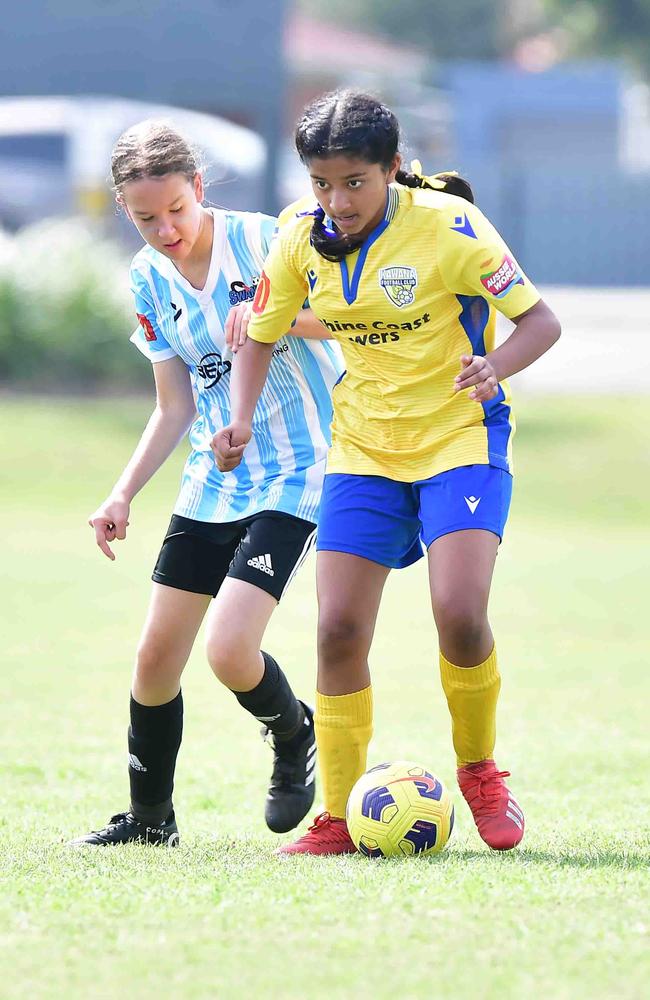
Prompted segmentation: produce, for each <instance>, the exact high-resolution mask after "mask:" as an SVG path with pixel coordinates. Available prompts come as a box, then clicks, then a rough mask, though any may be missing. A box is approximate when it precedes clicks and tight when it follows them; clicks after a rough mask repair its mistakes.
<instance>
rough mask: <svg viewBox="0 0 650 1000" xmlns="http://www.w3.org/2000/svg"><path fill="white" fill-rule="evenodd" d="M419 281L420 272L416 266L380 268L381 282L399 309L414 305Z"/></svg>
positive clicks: (391, 300)
mask: <svg viewBox="0 0 650 1000" xmlns="http://www.w3.org/2000/svg"><path fill="white" fill-rule="evenodd" d="M417 283H418V273H417V271H416V270H415V268H414V267H382V268H380V271H379V284H380V285H381V287H382V288H383V289H384V291H385V292H386V295H387V296H388V299H389V301H390V302H392V303H393V305H394V306H397V308H398V309H402V308H403V307H404V306H412V305H413V303H414V302H415V286H416V285H417Z"/></svg>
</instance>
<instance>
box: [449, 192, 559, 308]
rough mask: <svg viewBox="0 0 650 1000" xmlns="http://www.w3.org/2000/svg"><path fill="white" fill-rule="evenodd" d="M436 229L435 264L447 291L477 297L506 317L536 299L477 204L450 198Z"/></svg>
mask: <svg viewBox="0 0 650 1000" xmlns="http://www.w3.org/2000/svg"><path fill="white" fill-rule="evenodd" d="M437 227H438V265H439V268H440V275H441V277H442V280H443V281H444V283H445V285H446V286H447V288H448V289H449V291H450V292H453V293H454V294H456V295H481V296H482V297H483V298H484V299H486V300H487V301H488V302H489V303H490V305H493V306H494V307H495V309H498V310H499V312H501V313H503V314H504V316H507V317H508V318H509V319H512V318H513V317H514V316H519V315H520V314H521V313H524V312H526V310H527V309H530V308H531V307H532V306H534V305H535V303H536V302H538V301H539V299H540V298H541V296H540V294H539V292H538V291H537V289H536V288H535V286H534V285H533V283H532V282H531V281H530V279H529V278H528V277H527V276H526V275H525V274H524V272H523V270H522V269H521V267H520V266H519V264H518V263H517V261H516V260H515V257H514V255H513V254H512V252H511V251H510V249H509V248H508V246H507V245H506V243H505V242H504V240H503V239H502V237H501V236H500V235H499V233H498V232H497V231H496V229H495V228H494V226H493V225H492V224H491V223H490V222H489V221H488V220H487V219H486V218H485V216H484V215H483V213H482V212H481V211H480V210H479V209H478V208H477V207H476V206H475V205H472V204H470V203H469V202H465V201H463V200H461V199H460V198H449V205H448V206H447V205H445V206H444V208H443V209H442V210H441V211H440V213H439V216H438V222H437Z"/></svg>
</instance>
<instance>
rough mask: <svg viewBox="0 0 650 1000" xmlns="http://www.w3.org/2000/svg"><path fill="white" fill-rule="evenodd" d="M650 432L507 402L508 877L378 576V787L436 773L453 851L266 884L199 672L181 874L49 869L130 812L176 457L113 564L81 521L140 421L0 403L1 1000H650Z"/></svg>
mask: <svg viewBox="0 0 650 1000" xmlns="http://www.w3.org/2000/svg"><path fill="white" fill-rule="evenodd" d="M649 411H650V407H649V405H648V400H647V399H644V398H635V397H629V398H627V397H626V398H620V399H619V398H616V399H614V398H611V399H606V398H597V399H580V400H578V401H573V400H570V399H562V398H554V399H552V400H550V399H549V400H544V399H530V398H527V399H521V400H520V401H519V407H518V415H519V425H520V427H519V433H518V437H517V441H516V458H517V485H516V491H515V500H514V504H513V511H512V516H511V522H510V525H509V529H508V533H507V536H506V543H505V544H504V546H503V548H502V551H501V553H500V555H499V559H498V563H499V565H498V567H497V573H496V579H495V585H494V589H493V600H492V609H491V617H492V622H493V626H494V629H495V632H496V634H497V638H498V644H499V650H500V663H501V669H502V674H503V676H504V683H503V692H502V698H501V704H500V714H499V742H498V748H497V750H498V753H497V759H498V761H499V763H500V764H501V766H505V767H507V768H508V769H510V770H512V772H513V778H512V786H513V788H514V789H515V790H516V793H517V796H518V798H519V799H520V801H521V802H522V804H523V805H524V806H525V808H526V812H527V821H528V831H527V835H526V839H525V841H524V845H523V846H522V849H520V850H518V851H516V852H512V853H511V854H507V855H503V856H501V855H495V854H493V853H491V852H490V851H489V850H488V849H487V848H485V847H484V845H483V844H482V842H481V841H480V839H479V838H478V836H477V834H476V832H475V830H474V828H473V825H472V822H471V818H470V816H469V813H468V811H467V809H466V807H465V806H464V804H462V802H461V803H459V802H458V794H457V792H456V789H455V783H454V760H453V756H452V752H451V741H450V736H449V721H448V718H447V711H446V707H445V705H444V700H443V697H442V693H441V690H440V686H439V681H438V678H437V665H436V643H435V635H434V630H433V625H432V622H431V617H430V611H429V607H428V597H427V591H426V574H425V570H424V567H423V566H422V565H418V566H415V567H413V568H411V569H410V570H408V571H404V572H402V573H395V574H393V575H392V578H391V580H390V581H389V585H388V588H387V593H386V598H385V602H384V605H383V608H382V613H381V617H380V621H379V625H378V630H377V638H376V641H375V645H374V650H373V656H372V662H373V668H374V684H375V700H376V720H375V721H376V724H375V738H374V741H373V744H372V746H371V751H370V762H371V763H377V762H379V761H380V760H382V759H390V758H396V757H414V758H416V759H421V760H422V761H424V762H426V763H427V764H429V765H430V766H431V767H432V768H433V769H434V770H435V771H436V772H437V773H438V774H439V775H440V777H441V778H442V779H443V780H445V781H446V782H447V783H448V784H449V785H450V787H452V789H453V790H454V795H455V797H456V800H457V804H458V808H457V829H456V831H455V832H454V838H453V841H452V843H451V844H450V847H449V849H448V850H447V851H446V852H445V853H444V854H442V855H441V856H440V857H439V858H436V859H431V860H416V861H410V862H402V863H392V862H390V863H373V862H368V861H366V860H365V859H363V858H361V857H350V858H343V859H316V860H312V861H308V860H305V859H293V860H292V859H286V860H285V861H280V860H279V859H276V858H275V857H274V856H273V854H272V851H273V849H274V847H275V846H276V845H277V844H278V843H279V842H280V840H281V838H277V837H275V836H273V835H272V834H270V833H269V832H268V831H267V830H266V828H265V827H264V825H263V821H262V818H261V814H262V802H263V797H264V791H265V783H266V779H267V777H268V774H269V770H270V756H269V750H268V747H266V746H265V745H263V744H262V742H261V741H260V740H259V739H258V737H257V734H256V727H255V724H254V723H253V722H252V721H251V720H249V719H248V717H245V716H243V715H242V713H241V710H239V708H238V706H237V704H236V702H235V700H234V698H232V696H231V695H229V694H228V693H227V692H226V691H225V690H223V689H222V688H220V687H219V686H218V685H217V683H216V682H215V681H214V679H213V678H212V677H211V675H210V674H209V671H208V668H207V667H206V666H205V664H204V660H203V655H202V650H201V647H200V644H198V645H197V649H196V651H195V653H194V655H193V658H192V662H191V663H190V666H189V667H188V671H187V673H186V676H185V679H184V692H185V705H186V725H185V740H184V745H183V749H182V752H181V756H180V760H179V766H178V772H177V791H176V805H177V813H178V817H179V823H180V826H181V834H182V838H183V839H182V844H181V847H180V848H179V849H178V850H177V851H158V850H153V849H149V850H148V849H146V848H138V847H131V848H127V849H122V850H115V851H110V852H109V851H97V852H74V851H70V850H68V849H66V847H65V846H64V842H65V840H66V839H67V838H69V837H71V836H73V835H75V834H77V833H80V832H83V831H85V830H86V829H89V828H90V827H92V826H97V825H101V824H102V823H103V822H104V821H105V820H106V819H107V818H108V817H109V815H110V813H111V811H118V810H119V809H121V808H124V806H125V804H126V801H127V786H126V764H125V756H126V746H125V728H126V718H127V708H128V686H129V678H130V671H131V661H132V657H133V650H134V646H135V643H136V640H137V636H138V633H139V629H140V625H141V622H142V618H143V614H144V611H145V608H146V604H147V599H148V590H149V586H148V577H149V572H150V569H151V565H152V562H153V560H154V558H155V554H156V552H157V548H158V545H159V541H160V538H161V535H162V532H163V530H164V528H165V525H166V522H167V519H168V516H169V512H170V509H171V504H172V500H173V496H174V491H175V489H176V483H177V480H178V473H179V468H180V461H181V455H180V454H179V455H178V456H175V458H174V460H173V461H172V462H170V463H169V467H168V468H165V469H164V470H163V471H162V473H161V474H160V475H159V477H158V479H157V480H156V482H155V483H153V484H152V485H151V486H150V487H149V488H148V490H147V491H146V492H145V493H144V494H143V496H142V497H141V498H139V499H138V500H137V502H136V504H135V507H134V509H133V515H132V518H131V528H130V534H129V539H128V541H127V543H122V544H121V545H119V547H118V559H117V561H116V563H114V564H109V563H108V562H107V561H105V560H104V559H103V558H102V557H101V556H100V554H99V553H98V552H97V551H96V549H95V547H94V543H93V540H92V534H91V531H90V529H89V528H88V527H87V525H86V517H87V514H88V513H89V512H90V511H91V510H92V509H93V508H94V507H95V506H96V505H97V504H98V503H99V501H100V500H101V499H102V498H103V496H104V494H105V493H106V492H107V490H108V489H109V488H110V485H111V483H112V481H113V479H114V478H115V477H116V475H117V472H118V471H119V469H120V468H121V465H122V464H123V462H124V461H125V460H126V458H127V457H128V455H129V453H130V449H131V448H132V446H133V443H134V441H135V439H136V436H137V434H138V432H139V430H140V428H141V427H142V424H143V420H144V417H145V416H146V413H147V407H146V404H141V403H138V402H124V401H121V400H119V401H118V400H116V401H113V402H109V401H102V402H92V401H85V402H83V401H76V402H74V403H72V402H71V403H63V402H53V401H50V402H46V403H34V402H33V401H27V400H20V399H16V398H14V399H9V398H5V399H0V428H1V430H0V436H1V439H2V455H3V461H2V465H1V467H0V497H1V507H0V510H1V513H2V522H3V528H4V530H3V532H2V535H3V542H2V556H1V558H2V563H1V565H2V573H1V577H2V594H1V606H2V611H3V619H4V625H3V629H2V635H3V651H4V656H3V675H4V676H3V697H2V699H0V796H1V798H2V803H1V808H0V879H1V885H0V967H2V969H3V970H4V975H3V978H2V984H1V985H0V996H2V997H3V998H7V1000H17V998H27V997H29V998H35V997H37V998H41V997H48V998H49V997H52V998H54V997H60V996H65V997H68V998H74V1000H76V998H89V997H90V998H94V997H102V998H103V997H115V996H119V995H126V994H128V995H131V996H145V997H149V996H154V995H159V996H176V997H181V998H183V1000H185V998H208V997H210V998H212V997H218V998H230V997H256V998H257V997H261V998H266V997H271V998H282V1000H284V998H288V1000H293V998H296V1000H297V998H303V997H304V998H309V1000H312V998H321V997H322V998H341V1000H348V998H391V1000H392V998H398V1000H402V998H406V997H408V998H420V997H422V998H429V997H437V996H447V995H449V996H456V997H461V998H466V997H467V998H472V1000H474V998H479V1000H483V998H485V1000H492V998H494V1000H497V998H498V1000H503V998H506V1000H507V998H517V1000H518V998H526V1000H528V998H531V997H532V998H536V997H540V996H543V997H549V998H553V1000H562V998H567V1000H575V998H585V1000H586V998H590V1000H591V998H609V997H612V998H614V997H615V998H616V1000H627V998H639V1000H640V998H642V997H645V996H647V995H648V992H647V991H648V978H649V977H650V947H649V945H650V940H649V932H650V913H649V906H648V900H649V899H650V877H649V865H648V863H649V861H650V842H649V836H648V830H649V829H650V810H649V807H648V795H647V791H648V786H647V760H648V758H647V705H648V698H649V695H650V680H649V675H648V669H647V664H648V654H647V649H648V614H647V596H646V595H647V577H648V543H649V541H650V529H649V527H648V518H647V497H648V495H649V494H650V466H649V464H648V448H647V438H646V434H647V426H648V419H649V417H650V412H649ZM312 578H313V563H311V564H309V565H308V566H306V567H305V568H304V569H303V571H302V574H301V577H300V581H299V583H298V584H297V585H295V586H294V587H293V590H292V591H291V592H290V594H289V595H288V597H287V599H286V603H285V604H284V605H283V606H282V607H281V609H280V610H279V612H278V614H277V615H276V616H275V620H274V621H273V623H272V626H271V634H270V636H269V639H268V648H269V649H271V650H272V651H274V652H275V653H276V655H278V657H279V659H280V660H281V662H282V663H283V664H284V665H285V666H286V668H287V670H288V672H289V674H290V676H291V678H292V679H293V681H294V682H295V686H296V687H297V689H298V690H299V691H300V692H301V693H304V695H305V696H306V695H309V694H310V693H311V691H312V690H313V677H314V633H315V597H314V587H313V579H312Z"/></svg>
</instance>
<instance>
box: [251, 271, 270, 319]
mask: <svg viewBox="0 0 650 1000" xmlns="http://www.w3.org/2000/svg"><path fill="white" fill-rule="evenodd" d="M270 294H271V282H270V281H269V276H268V274H267V273H266V272H265V271H262V274H261V276H260V283H259V285H258V286H257V291H256V292H255V298H254V299H253V312H254V313H255V314H256V315H257V316H261V315H262V313H263V312H264V310H265V309H266V303H267V302H268V301H269V295H270Z"/></svg>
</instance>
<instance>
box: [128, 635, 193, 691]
mask: <svg viewBox="0 0 650 1000" xmlns="http://www.w3.org/2000/svg"><path fill="white" fill-rule="evenodd" d="M182 672H183V664H182V663H178V661H177V659H176V658H175V657H174V656H170V653H169V650H168V649H166V648H165V646H164V645H163V644H161V643H160V642H158V641H156V640H155V639H152V638H148V639H145V640H143V641H142V642H141V643H140V645H139V646H138V649H137V652H136V657H135V668H134V671H133V691H134V697H136V701H142V702H143V703H145V699H149V698H154V699H156V700H157V699H159V698H162V699H163V701H164V700H168V695H169V692H170V691H172V692H174V693H175V692H176V690H177V688H178V683H179V680H180V676H181V674H182ZM173 696H174V694H173V693H172V695H171V697H173ZM146 703H148V701H147V702H146Z"/></svg>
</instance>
